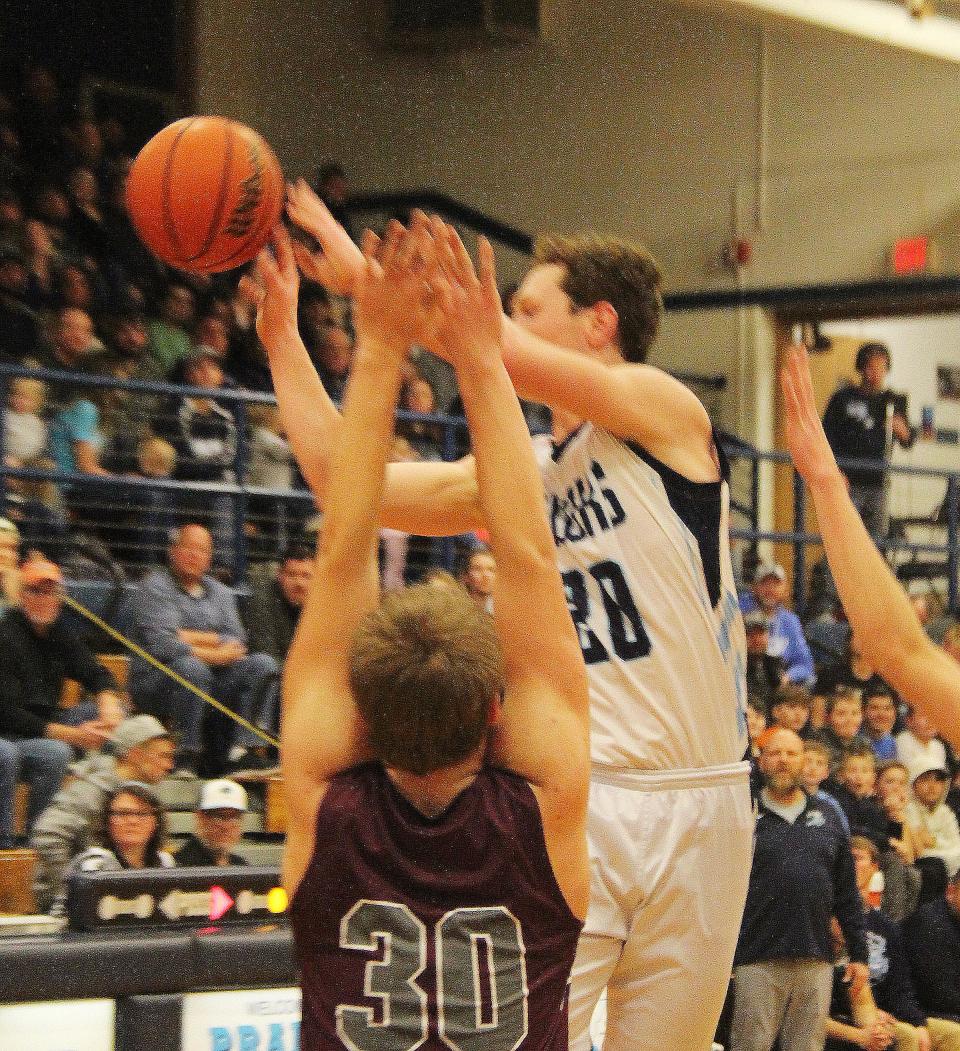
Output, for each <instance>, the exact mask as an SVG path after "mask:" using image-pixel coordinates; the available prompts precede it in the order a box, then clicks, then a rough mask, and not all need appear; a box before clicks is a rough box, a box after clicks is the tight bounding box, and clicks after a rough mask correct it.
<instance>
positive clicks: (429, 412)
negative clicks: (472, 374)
mask: <svg viewBox="0 0 960 1051" xmlns="http://www.w3.org/2000/svg"><path fill="white" fill-rule="evenodd" d="M400 408H402V409H406V410H407V412H416V413H421V414H422V415H424V416H433V415H435V414H436V411H437V405H436V400H435V399H434V395H433V387H431V386H430V384H429V383H428V381H427V380H425V379H424V378H423V377H422V376H418V375H417V374H416V373H414V374H413V375H412V376H411V377H410V378H409V379H408V380H407V381H406V383H404V385H403V390H402V391H401V393H400ZM397 434H398V435H400V437H402V438H406V440H407V441H408V442H409V443H410V445H411V446H412V447H413V449H414V450H415V452H416V454H417V456H418V458H419V459H421V460H442V459H443V427H442V425H441V424H438V423H429V422H428V421H426V420H399V421H398V423H397Z"/></svg>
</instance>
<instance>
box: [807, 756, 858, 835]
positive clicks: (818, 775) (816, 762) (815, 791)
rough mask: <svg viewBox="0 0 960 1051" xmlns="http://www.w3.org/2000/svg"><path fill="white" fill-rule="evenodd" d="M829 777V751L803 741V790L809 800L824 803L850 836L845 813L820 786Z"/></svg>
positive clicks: (832, 796)
mask: <svg viewBox="0 0 960 1051" xmlns="http://www.w3.org/2000/svg"><path fill="white" fill-rule="evenodd" d="M829 777H830V749H829V748H827V746H826V745H825V744H822V743H821V742H820V741H804V742H803V769H802V771H801V780H802V782H803V790H804V792H806V793H807V795H808V796H810V798H811V799H816V800H817V801H818V802H821V803H825V804H826V805H827V806H829V807H830V808H831V809H832V810H833V811H834V812H835V813H836V815H837V817H838V818H839V819H840V823H841V824H842V825H843V827H844V830H845V831H846V833H847V835H848V836H849V835H850V821H849V820H848V818H847V815H846V812H845V811H844V809H843V807H842V806H840V803H839V802H838V801H837V798H836V796H834V795H833V794H832V793H831V792H829V791H827V789H825V788H823V787H822V786H823V785H824V783H830V782H829Z"/></svg>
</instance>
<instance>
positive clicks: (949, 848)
mask: <svg viewBox="0 0 960 1051" xmlns="http://www.w3.org/2000/svg"><path fill="white" fill-rule="evenodd" d="M949 783H950V775H949V774H948V773H947V771H946V768H945V767H943V766H940V765H938V764H937V763H936V761H935V760H931V761H930V762H929V763H928V764H927V765H926V766H925V767H921V768H919V769H918V770H917V771H915V772H914V774H913V799H911V800H910V801H909V803H908V804H907V816H908V819H909V821H910V822H911V824H912V825H913V826H914V830H915V832H914V838H915V840H916V843H917V846H918V848H919V858H918V861H919V862H923V861H924V860H926V859H927V858H939V859H940V860H941V861H942V862H943V865H944V867H945V868H946V870H947V876H948V877H952V876H953V875H954V874H955V873H956V872H957V870H958V869H960V826H958V824H957V817H956V815H955V814H954V812H953V811H952V810H951V809H950V807H948V806H947V804H946V803H945V802H944V797H945V796H946V794H947V785H949ZM921 868H923V869H924V872H926V871H928V870H927V867H926V866H923V865H921Z"/></svg>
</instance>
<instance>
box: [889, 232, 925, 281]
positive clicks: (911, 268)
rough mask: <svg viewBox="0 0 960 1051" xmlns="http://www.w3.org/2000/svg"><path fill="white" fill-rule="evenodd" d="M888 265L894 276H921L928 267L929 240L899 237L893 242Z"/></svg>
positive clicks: (922, 237)
mask: <svg viewBox="0 0 960 1051" xmlns="http://www.w3.org/2000/svg"><path fill="white" fill-rule="evenodd" d="M890 263H891V265H892V268H893V272H894V273H895V274H922V273H924V272H925V271H926V270H928V269H929V267H930V238H929V237H926V236H921V237H901V238H900V240H899V241H894V242H893V248H892V249H891V251H890Z"/></svg>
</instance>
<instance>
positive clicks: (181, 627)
mask: <svg viewBox="0 0 960 1051" xmlns="http://www.w3.org/2000/svg"><path fill="white" fill-rule="evenodd" d="M212 556H213V543H212V540H211V538H210V533H209V531H208V530H207V529H205V528H204V527H203V526H202V525H196V524H190V525H185V526H183V527H181V528H180V529H179V530H177V532H176V533H175V534H174V537H173V541H172V543H171V545H170V549H169V568H166V569H160V570H156V571H155V572H153V573H151V574H150V575H149V576H148V577H146V578H145V579H144V581H143V582H142V583H141V585H140V588H139V589H138V591H137V593H136V594H135V595H134V596H133V600H132V604H131V609H130V614H131V616H130V619H131V632H132V635H133V637H134V639H135V641H136V642H138V643H139V645H141V646H142V647H143V648H144V649H145V650H146V651H147V652H148V653H149V654H150V655H151V656H152V657H154V658H155V659H157V660H158V661H161V662H163V663H164V664H165V665H167V666H168V667H170V668H171V669H172V670H173V671H175V672H176V673H177V674H178V675H180V676H181V677H183V678H184V679H186V680H187V681H188V682H190V683H192V684H193V685H194V686H197V687H199V688H200V689H201V690H203V691H204V692H206V693H209V694H212V695H213V696H214V697H215V698H216V699H217V700H219V701H220V702H222V703H223V704H226V705H227V706H229V707H230V708H232V709H233V710H234V711H235V712H236V713H237V714H238V715H240V716H241V717H243V718H244V719H248V720H249V719H251V718H253V717H254V716H259V715H260V713H261V712H272V711H273V710H274V707H275V693H276V683H277V662H276V661H275V660H274V658H273V657H271V656H269V655H268V654H265V653H249V652H248V650H247V645H246V637H247V636H246V632H245V630H244V628H243V625H242V624H241V622H240V616H239V614H238V611H237V601H236V596H235V595H234V594H233V592H232V591H230V589H229V588H227V587H226V586H225V585H223V584H221V583H220V581H218V580H216V579H214V578H213V577H212V576H210V575H209V569H210V565H211V562H212ZM130 682H131V686H130V689H131V693H132V694H133V697H134V700H135V701H136V702H137V706H138V707H140V708H142V709H144V710H147V711H153V712H158V713H160V714H161V715H169V716H170V717H171V718H172V719H173V723H174V725H175V726H176V728H177V730H178V731H179V733H180V735H181V739H180V751H179V753H178V756H177V773H176V776H181V777H196V776H197V773H198V771H199V763H200V759H201V756H202V755H203V751H204V739H203V723H204V716H205V715H206V704H205V702H204V701H203V700H202V699H201V698H200V697H198V696H197V695H196V694H195V693H194V692H193V691H192V690H189V689H187V688H186V687H185V686H180V685H179V684H177V683H175V682H173V681H171V679H170V678H169V677H168V676H167V675H165V674H164V673H163V672H161V671H159V670H158V669H156V668H154V667H152V666H150V665H148V664H146V663H145V662H144V661H142V660H136V659H135V660H134V662H133V666H132V668H131V680H130ZM227 738H228V743H227V744H226V746H225V748H224V750H223V754H219V747H217V746H215V747H216V748H217V751H216V752H215V753H213V754H208V755H207V756H206V758H207V761H208V762H207V765H208V767H212V768H215V769H217V768H219V770H222V769H223V767H224V765H225V762H226V761H227V760H229V761H230V762H231V763H233V764H238V763H239V761H240V760H241V759H242V758H244V757H245V755H246V752H247V750H248V749H252V748H259V747H261V745H262V741H261V738H259V737H258V736H257V735H255V734H253V733H252V732H251V731H249V730H245V729H243V728H240V729H239V730H238V731H236V733H234V732H233V730H232V728H230V729H229V730H228V733H227ZM231 741H232V743H230V742H231ZM246 761H247V762H250V760H249V759H247V760H246Z"/></svg>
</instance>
